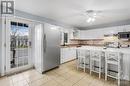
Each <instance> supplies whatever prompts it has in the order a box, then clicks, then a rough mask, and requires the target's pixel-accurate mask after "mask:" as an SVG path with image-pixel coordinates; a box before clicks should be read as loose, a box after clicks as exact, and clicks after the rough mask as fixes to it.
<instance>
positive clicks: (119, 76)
mask: <svg viewBox="0 0 130 86" xmlns="http://www.w3.org/2000/svg"><path fill="white" fill-rule="evenodd" d="M118 86H120V64H118Z"/></svg>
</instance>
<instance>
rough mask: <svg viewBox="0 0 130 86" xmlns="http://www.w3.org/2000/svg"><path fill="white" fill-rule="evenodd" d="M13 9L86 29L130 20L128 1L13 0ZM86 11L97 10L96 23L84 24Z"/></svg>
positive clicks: (129, 4)
mask: <svg viewBox="0 0 130 86" xmlns="http://www.w3.org/2000/svg"><path fill="white" fill-rule="evenodd" d="M15 8H16V9H17V10H20V11H24V12H27V13H31V14H34V15H38V16H42V17H46V18H50V19H53V20H56V21H58V22H61V23H64V24H67V25H70V26H73V27H77V28H86V29H87V27H91V26H96V25H102V24H108V23H112V22H117V21H125V20H130V0H15ZM86 10H97V11H101V13H99V14H97V17H96V21H94V22H92V23H88V22H86V20H87V19H88V17H87V16H85V15H84V13H85V11H86Z"/></svg>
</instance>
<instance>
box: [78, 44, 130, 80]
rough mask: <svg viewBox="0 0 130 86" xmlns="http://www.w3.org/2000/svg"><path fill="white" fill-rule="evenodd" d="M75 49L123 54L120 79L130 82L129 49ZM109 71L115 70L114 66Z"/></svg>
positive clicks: (85, 47) (87, 47)
mask: <svg viewBox="0 0 130 86" xmlns="http://www.w3.org/2000/svg"><path fill="white" fill-rule="evenodd" d="M77 49H87V50H100V51H102V52H106V51H113V52H121V53H122V54H123V58H122V59H123V63H122V70H121V71H123V76H122V79H124V80H129V81H130V48H104V47H97V46H82V47H79V48H77ZM110 69H111V70H115V69H116V68H115V66H112V67H110Z"/></svg>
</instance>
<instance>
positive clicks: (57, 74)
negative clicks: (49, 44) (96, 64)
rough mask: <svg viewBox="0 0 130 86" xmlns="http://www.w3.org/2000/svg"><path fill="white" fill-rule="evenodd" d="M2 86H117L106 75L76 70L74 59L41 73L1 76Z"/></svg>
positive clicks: (125, 85)
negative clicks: (105, 77)
mask: <svg viewBox="0 0 130 86" xmlns="http://www.w3.org/2000/svg"><path fill="white" fill-rule="evenodd" d="M0 86H117V83H116V81H115V80H113V79H110V80H109V81H105V80H104V77H102V79H98V75H96V74H93V75H92V76H90V75H89V72H87V73H84V72H83V70H78V71H77V70H76V62H75V61H72V62H69V63H65V64H63V65H61V66H60V67H59V68H57V69H54V70H52V71H49V72H47V73H45V74H40V73H38V72H37V71H35V70H34V69H32V70H28V71H25V72H23V73H19V74H16V75H12V76H8V77H3V78H0ZM121 86H130V82H124V81H123V82H122V84H121Z"/></svg>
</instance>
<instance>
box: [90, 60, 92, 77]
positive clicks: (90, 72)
mask: <svg viewBox="0 0 130 86" xmlns="http://www.w3.org/2000/svg"><path fill="white" fill-rule="evenodd" d="M91 74H92V61H91V59H90V75H91Z"/></svg>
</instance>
